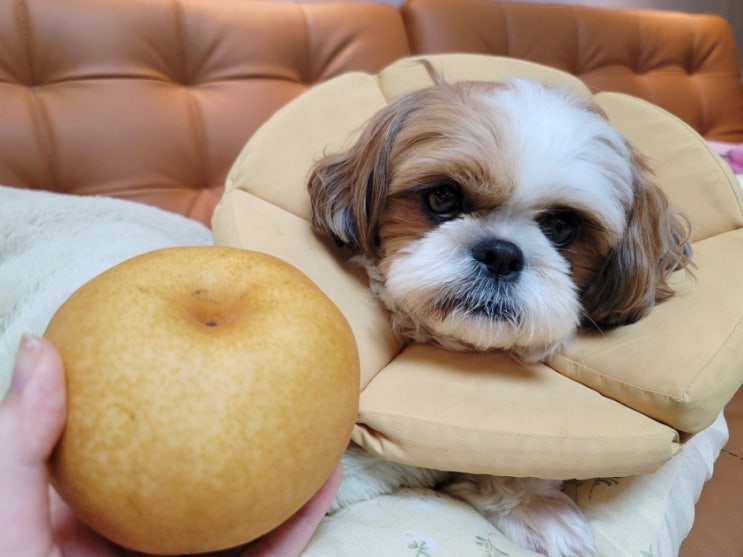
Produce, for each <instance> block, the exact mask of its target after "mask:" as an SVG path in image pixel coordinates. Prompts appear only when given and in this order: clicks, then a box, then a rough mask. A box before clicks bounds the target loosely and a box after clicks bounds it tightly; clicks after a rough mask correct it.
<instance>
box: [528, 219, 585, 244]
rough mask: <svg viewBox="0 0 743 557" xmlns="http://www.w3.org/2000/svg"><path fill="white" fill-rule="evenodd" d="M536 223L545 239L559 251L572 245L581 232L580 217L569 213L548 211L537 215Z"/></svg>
mask: <svg viewBox="0 0 743 557" xmlns="http://www.w3.org/2000/svg"><path fill="white" fill-rule="evenodd" d="M537 222H538V223H539V226H540V228H541V229H542V232H543V233H544V235H545V236H547V239H548V240H549V241H550V242H552V244H553V245H554V246H555V247H557V248H560V249H563V248H566V247H568V246H569V245H570V244H572V243H573V242H574V241H575V239H576V238H577V237H578V234H579V233H580V230H581V219H580V217H579V216H578V215H576V214H575V213H573V212H571V211H565V210H555V211H548V212H546V213H542V214H541V215H539V218H538V219H537Z"/></svg>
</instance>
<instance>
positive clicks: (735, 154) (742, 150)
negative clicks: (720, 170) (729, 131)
mask: <svg viewBox="0 0 743 557" xmlns="http://www.w3.org/2000/svg"><path fill="white" fill-rule="evenodd" d="M709 145H710V147H712V149H713V150H714V151H715V152H716V153H717V154H718V155H720V156H721V157H722V158H723V159H724V160H725V162H727V163H728V164H729V165H730V168H732V169H733V172H735V173H736V174H743V143H722V142H720V141H710V142H709Z"/></svg>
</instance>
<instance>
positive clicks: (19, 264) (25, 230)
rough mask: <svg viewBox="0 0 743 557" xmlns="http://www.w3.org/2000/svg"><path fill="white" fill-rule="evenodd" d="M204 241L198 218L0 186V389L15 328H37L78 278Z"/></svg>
mask: <svg viewBox="0 0 743 557" xmlns="http://www.w3.org/2000/svg"><path fill="white" fill-rule="evenodd" d="M211 243H212V235H211V232H210V231H209V230H208V229H207V228H206V227H204V226H202V225H201V224H199V223H197V222H194V221H192V220H189V219H186V218H184V217H182V216H179V215H175V214H172V213H167V212H165V211H161V210H159V209H156V208H153V207H149V206H146V205H142V204H139V203H132V202H127V201H121V200H114V199H109V198H105V197H79V196H73V195H59V194H52V193H47V192H37V191H34V192H32V191H27V190H21V189H17V188H8V187H3V186H0V395H2V394H4V393H5V391H6V389H7V386H8V384H9V375H10V370H11V368H12V364H13V361H14V358H15V352H16V349H17V347H18V342H19V340H20V337H21V335H22V334H23V333H24V332H29V333H33V334H36V335H41V334H43V333H44V330H45V329H46V326H47V324H48V323H49V320H50V319H51V318H52V316H53V315H54V312H55V311H56V310H57V308H58V307H59V306H60V305H61V304H62V302H64V301H65V300H66V299H67V297H68V296H69V295H70V294H72V293H73V292H74V291H75V290H77V289H78V288H79V287H80V286H82V285H83V284H84V283H86V282H87V281H89V280H90V279H92V278H93V277H95V276H96V275H98V274H100V273H101V272H103V271H105V270H106V269H108V268H110V267H113V266H114V265H116V264H118V263H120V262H122V261H124V260H125V259H129V258H130V257H133V256H135V255H138V254H140V253H144V252H147V251H151V250H154V249H159V248H163V247H169V246H178V245H204V244H211Z"/></svg>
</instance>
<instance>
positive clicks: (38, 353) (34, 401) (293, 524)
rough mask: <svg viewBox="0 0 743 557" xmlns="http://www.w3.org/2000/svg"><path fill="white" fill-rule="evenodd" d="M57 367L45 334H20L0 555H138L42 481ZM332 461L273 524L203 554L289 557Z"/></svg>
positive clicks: (60, 377) (58, 416)
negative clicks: (307, 493)
mask: <svg viewBox="0 0 743 557" xmlns="http://www.w3.org/2000/svg"><path fill="white" fill-rule="evenodd" d="M66 411H67V409H66V393H65V381H64V367H63V365H62V359H61V357H60V355H59V352H58V351H57V349H56V348H55V347H54V346H53V345H52V344H51V343H50V342H48V341H47V340H45V339H39V338H35V337H31V336H25V337H24V338H23V340H22V341H21V344H20V347H19V349H18V355H17V357H16V362H15V366H14V369H13V378H12V382H11V386H10V388H9V390H8V392H7V394H6V395H5V397H4V398H3V400H2V401H1V402H0V447H2V449H0V525H2V530H3V535H2V536H0V555H13V556H16V557H62V556H63V555H68V556H73V557H121V556H129V557H135V556H141V555H142V554H141V553H136V552H133V551H130V550H127V549H123V548H121V547H119V546H116V545H115V544H113V543H111V542H109V541H108V540H105V539H104V538H102V537H101V536H99V535H98V534H96V533H95V532H94V531H93V530H91V529H89V528H88V527H87V526H85V525H84V524H83V523H82V522H80V521H79V520H77V519H76V517H75V516H74V514H73V513H72V511H71V510H70V509H69V508H68V507H67V506H66V505H65V504H64V502H63V501H62V500H61V499H60V498H59V496H58V495H57V494H56V492H55V491H54V490H53V489H52V488H51V487H50V486H49V481H48V472H47V466H46V461H47V460H48V458H49V456H50V455H51V453H52V450H53V448H54V445H55V444H56V442H57V440H58V439H59V436H60V435H61V433H62V430H63V428H64V421H65V417H66ZM340 478H341V469H340V465H339V466H338V467H337V468H336V469H335V471H334V472H333V474H332V475H331V477H330V478H329V479H328V480H327V482H326V483H325V485H323V486H322V487H321V488H320V490H319V491H318V493H317V494H316V495H315V496H314V497H313V498H312V499H311V500H310V501H309V502H308V503H307V504H306V505H305V506H304V507H302V508H301V509H300V510H299V511H297V513H296V514H295V515H293V516H292V517H291V518H289V520H287V521H286V522H285V523H283V524H281V525H280V526H279V527H277V528H276V529H275V530H273V531H271V532H269V533H268V534H266V535H265V536H263V537H261V538H259V539H257V540H255V541H254V542H252V543H250V544H248V545H247V546H244V547H241V548H235V549H231V550H227V551H221V552H216V553H211V554H209V555H210V556H211V557H217V556H219V557H227V556H229V557H297V556H298V555H300V554H301V552H302V550H303V549H304V547H305V546H306V544H307V542H309V540H310V538H311V536H312V534H313V533H314V531H315V529H316V528H317V525H318V524H319V522H320V520H321V519H322V517H323V516H324V514H325V512H326V511H327V509H328V508H329V507H330V504H331V503H332V501H333V498H334V497H335V493H336V491H337V489H338V485H339V483H340Z"/></svg>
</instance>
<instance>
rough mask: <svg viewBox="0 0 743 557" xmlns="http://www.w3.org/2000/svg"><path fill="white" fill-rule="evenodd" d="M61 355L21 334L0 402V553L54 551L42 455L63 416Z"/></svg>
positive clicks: (39, 555)
mask: <svg viewBox="0 0 743 557" xmlns="http://www.w3.org/2000/svg"><path fill="white" fill-rule="evenodd" d="M65 412H66V407H65V384H64V369H63V366H62V360H61V358H60V356H59V353H58V352H57V350H56V349H55V348H54V347H53V346H52V345H51V344H50V343H49V342H48V341H45V340H43V339H38V338H35V337H31V336H28V335H27V336H24V337H23V339H22V340H21V343H20V346H19V349H18V355H17V357H16V362H15V366H14V368H13V378H12V380H11V385H10V388H9V390H8V392H7V393H6V395H5V397H4V399H3V400H2V402H0V440H2V443H3V447H2V450H1V451H0V493H2V499H0V524H3V525H4V527H3V530H6V527H5V526H7V530H6V531H7V532H8V534H9V535H3V536H2V537H0V555H17V556H19V557H20V556H26V555H28V556H32V557H46V556H50V555H56V554H57V553H55V552H56V551H58V549H57V548H56V547H55V545H54V542H53V540H52V535H51V519H50V514H49V491H48V478H47V470H46V460H47V459H48V458H49V455H50V454H51V452H52V449H53V448H54V445H55V443H56V441H57V439H58V438H59V436H60V434H61V432H62V428H63V427H64V420H65Z"/></svg>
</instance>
